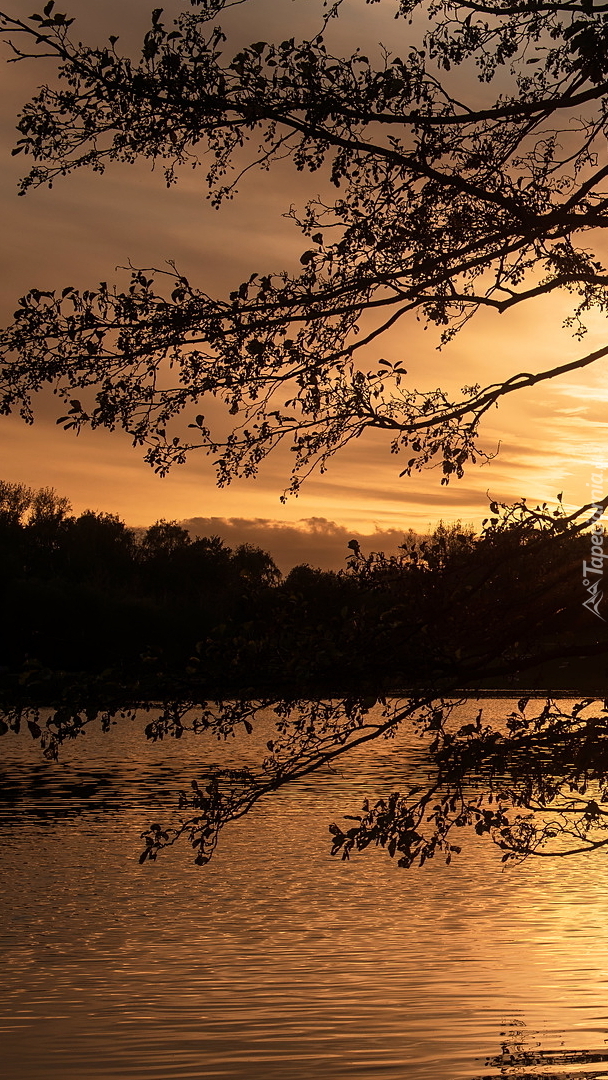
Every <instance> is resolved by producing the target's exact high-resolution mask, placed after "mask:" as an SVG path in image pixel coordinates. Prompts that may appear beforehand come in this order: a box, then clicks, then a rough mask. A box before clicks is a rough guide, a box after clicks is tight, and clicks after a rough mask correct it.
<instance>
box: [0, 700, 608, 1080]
mask: <svg viewBox="0 0 608 1080" xmlns="http://www.w3.org/2000/svg"><path fill="white" fill-rule="evenodd" d="M483 704H484V709H486V710H487V713H488V715H490V714H491V713H492V711H493V710H494V711H495V710H496V709H499V708H500V709H501V710H503V711H504V709H505V702H504V701H502V702H484V703H483ZM508 708H509V707H508ZM474 711H475V712H476V711H477V706H475V710H474ZM507 711H508V709H507ZM147 719H149V717H148V718H147ZM142 728H143V723H142V725H141V727H139V726H136V725H133V724H127V725H125V726H123V727H120V726H119V727H116V728H114V729H113V730H112V731H111V733H110V734H109V735H105V736H104V735H102V734H101V733H96V734H92V733H88V734H87V736H86V737H84V738H80V739H79V740H77V741H76V742H75V743H72V744H71V745H69V746H67V747H66V748H65V750H64V752H63V755H62V759H61V761H60V762H59V763H52V762H46V761H44V760H42V759H41V757H40V754H39V751H37V750H36V748H35V747H34V746H33V745H31V744H30V743H29V742H28V741H27V739H26V738H25V737H21V736H20V737H19V738H15V737H11V736H7V737H5V738H4V739H3V741H2V750H3V752H4V757H3V764H2V766H1V767H0V772H1V774H2V776H1V779H2V785H1V792H2V794H1V796H0V797H1V803H0V831H1V836H2V844H3V849H2V862H1V864H0V903H1V911H2V915H3V917H2V926H1V929H0V966H1V973H0V985H2V1006H3V1007H2V1018H1V1020H0V1035H1V1043H2V1066H3V1072H2V1075H3V1076H5V1077H6V1078H7V1080H59V1078H61V1080H64V1078H74V1080H76V1078H78V1080H89V1078H91V1080H94V1078H95V1080H97V1078H98V1080H114V1078H116V1080H118V1078H120V1080H136V1078H142V1080H186V1078H203V1077H221V1078H226V1080H228V1078H231V1080H262V1078H268V1080H278V1078H283V1077H287V1076H289V1077H293V1078H294V1080H304V1078H306V1080H308V1078H310V1077H315V1078H317V1080H334V1078H335V1080H347V1078H352V1080H364V1078H366V1077H369V1078H373V1080H406V1078H407V1080H431V1078H432V1080H460V1078H467V1080H473V1078H475V1080H477V1078H479V1077H482V1076H483V1077H499V1076H502V1077H504V1076H509V1077H511V1076H513V1077H515V1076H517V1077H519V1078H527V1077H533V1076H534V1077H541V1076H542V1077H548V1076H551V1077H557V1076H559V1077H562V1078H563V1077H574V1076H576V1077H579V1078H580V1077H591V1076H593V1077H599V1076H608V1060H606V1061H604V1060H603V1059H604V1058H606V1057H607V1056H608V993H607V985H606V981H607V976H608V919H607V916H608V866H607V864H606V858H605V856H602V855H601V854H597V855H595V856H592V857H590V856H585V857H577V858H576V859H571V860H567V861H566V860H561V859H558V860H556V861H555V862H553V861H550V860H539V863H540V865H536V864H533V863H532V862H528V863H526V864H524V865H523V866H520V867H515V868H511V869H508V870H506V871H504V872H503V870H502V869H501V865H500V860H499V853H498V852H497V851H496V850H495V849H494V848H493V847H492V846H491V844H489V843H488V842H486V841H484V840H480V839H478V838H475V840H474V841H473V842H471V844H470V845H467V846H466V848H465V852H464V853H463V855H462V856H459V857H458V858H457V859H456V860H455V861H454V863H453V864H452V865H451V866H450V867H446V866H445V865H443V864H442V863H438V862H434V863H430V864H427V865H426V866H425V867H424V868H423V869H422V870H420V869H413V870H400V869H398V868H397V867H396V865H395V864H394V863H392V862H391V861H390V860H389V859H388V857H387V856H386V855H385V854H384V853H381V852H376V851H374V850H370V849H367V851H366V852H365V853H364V854H361V855H359V856H356V857H354V858H353V859H352V860H351V861H350V862H347V863H344V862H341V861H339V860H338V859H332V858H331V857H330V855H329V833H328V831H327V826H328V824H329V823H330V822H331V821H332V820H336V821H337V822H338V823H339V824H343V822H342V819H341V815H343V814H344V813H356V812H357V810H358V809H359V807H360V804H361V800H362V798H363V796H364V795H366V794H367V795H371V796H376V795H377V796H379V795H386V794H388V793H390V792H391V791H393V790H399V788H400V786H401V787H402V788H403V787H404V786H405V784H406V782H407V781H408V779H409V780H411V779H413V777H414V776H415V775H416V770H417V769H420V768H421V765H420V762H419V760H417V759H419V752H418V754H416V752H415V750H414V749H413V746H412V743H411V741H410V740H401V741H400V742H397V743H395V742H392V741H391V742H383V743H381V744H378V745H376V746H375V747H374V746H373V745H372V746H370V747H368V748H367V749H366V750H365V751H364V752H360V753H359V754H358V756H357V758H356V759H355V760H353V761H352V762H351V763H350V764H347V763H346V762H344V766H343V767H342V768H341V771H340V772H339V773H334V774H332V773H329V772H327V773H325V774H323V775H318V776H316V777H312V778H309V779H308V780H307V781H306V782H301V783H299V784H298V785H297V786H294V787H293V788H292V789H291V790H290V791H287V792H282V793H280V794H277V795H275V796H273V797H272V798H270V799H269V800H267V802H266V804H265V805H264V806H263V807H258V808H257V809H256V810H255V811H254V812H253V813H252V814H251V815H250V816H249V817H247V818H246V819H244V820H243V821H242V822H238V823H236V824H235V825H233V826H232V827H231V828H230V830H229V831H228V830H227V831H226V833H225V835H224V836H223V838H222V840H221V842H220V847H219V848H218V851H217V853H216V855H215V856H214V859H213V861H212V863H211V864H210V865H209V866H207V867H203V868H199V867H196V866H194V865H193V864H192V861H191V852H190V851H189V849H186V848H185V847H181V848H180V849H179V850H178V849H174V850H173V851H172V852H170V853H166V854H165V855H164V856H162V857H161V858H160V859H159V860H158V861H157V862H156V863H152V864H149V863H146V864H145V865H144V866H143V867H141V866H140V865H139V863H138V861H137V856H138V855H139V852H140V850H141V847H142V844H141V841H140V840H139V833H140V832H141V831H142V830H143V829H144V828H146V827H147V826H148V825H149V823H150V822H151V821H152V820H161V821H164V820H168V819H169V817H170V815H171V813H172V812H173V809H174V807H175V794H176V791H177V790H178V789H179V788H180V787H184V786H186V785H187V784H188V783H189V781H190V779H191V778H193V777H196V776H197V769H200V768H201V763H205V762H210V761H220V760H222V761H223V760H226V759H228V760H234V761H235V762H236V761H240V760H242V759H241V754H242V752H243V748H245V752H246V753H250V752H251V751H250V750H249V747H250V746H251V745H252V744H251V742H250V743H247V741H246V737H243V740H240V741H239V743H238V745H237V744H236V743H235V742H233V741H232V740H231V741H230V742H229V743H228V744H227V746H224V744H218V743H216V742H215V741H209V739H208V737H207V736H205V737H197V738H195V737H184V738H183V739H181V740H180V741H179V742H163V743H156V744H149V743H147V742H146V741H145V739H144V738H143V736H142V734H141V730H142ZM518 1043H519V1048H518ZM503 1044H508V1046H505V1053H503V1054H502V1057H500V1058H498V1057H497V1055H500V1054H501V1046H503ZM583 1050H586V1051H589V1052H590V1053H589V1055H588V1057H587V1059H586V1060H585V1059H584V1058H583V1057H581V1052H582V1051H583ZM509 1055H511V1056H509ZM488 1059H490V1060H488ZM492 1059H493V1060H492Z"/></svg>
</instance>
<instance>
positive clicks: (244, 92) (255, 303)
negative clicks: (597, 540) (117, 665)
mask: <svg viewBox="0 0 608 1080" xmlns="http://www.w3.org/2000/svg"><path fill="white" fill-rule="evenodd" d="M385 3H386V4H387V5H388V4H391V6H392V7H393V9H394V12H395V16H396V18H398V19H401V20H403V21H404V22H403V25H407V26H408V27H409V29H408V31H407V36H405V35H404V37H403V41H402V44H403V49H402V50H401V51H402V54H403V55H396V54H394V53H389V52H388V51H387V50H385V49H383V48H377V47H374V48H373V49H372V52H371V54H370V56H367V55H365V54H364V53H363V52H362V51H361V50H360V49H357V50H356V52H355V53H354V54H352V55H350V56H336V55H332V53H331V51H330V49H329V47H328V41H329V40H330V36H331V21H332V19H333V18H334V17H338V16H340V17H346V16H347V12H348V4H346V3H344V2H342V0H338V2H337V3H334V4H333V5H331V6H330V7H329V8H328V9H327V12H326V16H325V18H324V20H323V23H322V25H319V27H318V31H317V32H316V33H314V34H313V35H312V36H311V37H310V39H308V40H305V41H302V42H297V41H295V40H294V39H293V38H291V39H289V40H286V41H283V42H280V43H271V42H266V41H258V42H255V43H253V44H251V45H249V46H247V47H244V48H240V49H239V50H238V51H237V52H236V53H235V54H232V53H231V52H230V51H228V50H229V46H228V44H227V43H226V39H225V35H224V34H223V33H222V31H221V29H219V28H218V26H217V19H218V16H219V15H220V14H221V12H222V11H223V10H224V9H225V8H229V7H231V6H232V5H231V4H230V3H227V0H191V5H190V7H191V8H193V9H195V10H189V11H184V12H183V13H182V14H181V15H179V16H178V18H177V20H176V21H175V22H174V23H173V24H165V23H164V22H163V19H162V9H160V8H158V9H156V10H155V11H154V12H153V14H152V24H151V28H150V29H149V30H148V32H147V34H146V36H145V39H144V43H143V49H142V52H141V55H140V57H139V58H137V59H131V58H129V57H127V56H123V55H121V54H120V53H119V51H118V49H117V42H118V39H117V38H116V37H112V38H111V39H110V42H109V44H108V45H104V46H100V47H91V46H88V45H85V44H80V43H79V42H78V41H77V39H74V40H73V39H72V37H71V36H70V35H71V24H72V22H73V19H70V18H67V17H66V16H65V15H63V14H60V13H57V12H56V10H55V5H54V3H53V2H52V0H49V3H48V4H47V5H46V6H45V8H44V11H43V12H42V13H40V14H34V15H32V16H31V17H29V18H21V17H14V16H11V15H10V13H9V12H6V13H0V24H1V25H2V28H3V29H4V31H5V33H6V34H7V35H8V38H9V40H10V42H11V46H12V50H13V59H15V60H25V59H28V60H29V59H32V58H35V57H37V56H44V57H46V58H48V57H53V58H55V59H56V61H57V65H58V68H57V70H58V76H59V82H58V83H57V84H56V85H55V84H53V85H49V86H43V87H42V89H40V90H39V91H38V92H37V94H36V95H35V97H34V98H33V99H32V101H31V102H30V103H29V104H28V105H26V106H25V108H24V110H23V112H22V114H21V117H20V119H19V131H20V138H19V140H18V142H17V145H16V147H15V151H14V152H15V153H21V154H24V155H30V156H32V157H33V160H34V164H33V166H32V168H31V170H30V172H29V173H28V175H27V176H26V177H25V179H24V180H23V183H22V191H23V192H25V191H28V190H30V189H31V188H35V187H37V186H39V185H41V184H52V183H53V182H54V181H55V180H56V179H58V178H59V177H61V176H63V175H65V174H66V173H70V172H72V171H73V170H75V169H78V168H82V167H86V168H93V169H95V170H97V171H103V169H104V167H105V165H106V164H108V163H110V162H112V161H122V162H127V163H129V162H132V161H135V160H136V159H137V158H140V157H144V158H148V159H150V160H151V161H152V162H153V163H155V162H158V161H161V162H164V164H165V175H166V179H167V183H168V184H171V183H174V182H176V181H177V180H178V179H179V167H180V166H181V165H183V164H189V165H192V166H198V165H199V164H202V163H203V161H204V160H205V157H204V155H205V153H206V152H207V151H209V152H210V160H211V165H210V167H209V168H208V170H207V174H206V180H207V184H208V187H209V194H210V198H211V200H212V203H213V204H214V205H220V204H221V202H222V201H223V199H225V198H228V197H232V195H233V194H234V191H235V186H236V183H237V179H238V175H241V174H242V172H243V169H246V168H250V167H253V166H258V167H263V168H265V169H266V168H272V166H273V165H274V164H275V162H276V161H279V160H280V161H282V162H284V161H285V159H286V158H288V159H290V160H291V162H292V163H293V166H294V167H295V169H296V170H298V171H300V172H302V171H309V172H310V173H311V174H315V180H314V184H315V190H318V188H319V184H320V182H321V177H324V178H325V179H326V181H327V182H328V186H329V189H331V185H334V186H335V187H336V188H338V189H339V190H338V193H337V194H336V196H335V197H333V198H331V197H330V196H329V194H327V195H324V196H319V197H313V198H311V199H310V201H309V202H308V203H307V204H306V206H305V207H304V208H303V209H302V210H296V209H293V208H292V210H291V211H290V214H291V217H292V218H293V221H294V224H295V226H296V227H297V228H299V229H300V231H301V233H302V236H303V240H304V243H305V250H303V252H302V255H301V259H300V263H301V268H300V271H299V272H297V273H295V274H292V273H276V272H273V271H272V270H268V269H267V268H261V269H260V271H259V272H258V273H255V274H252V275H251V277H250V279H249V280H248V281H245V282H242V283H240V284H237V286H236V287H235V289H234V290H233V291H232V292H231V293H230V295H229V296H228V297H227V298H225V299H223V298H222V299H215V298H213V297H211V296H209V295H207V294H206V293H205V292H203V291H202V290H200V289H198V288H197V287H196V286H195V285H194V284H192V283H191V282H190V281H188V280H187V279H186V278H185V277H184V276H183V275H182V274H180V273H179V271H178V270H177V269H174V268H171V267H169V268H168V269H165V270H161V271H154V270H152V271H148V270H135V271H134V272H133V275H132V278H131V283H130V285H129V286H128V287H127V288H126V289H124V288H123V287H122V286H113V285H108V284H107V283H105V282H104V283H101V284H100V285H99V286H98V287H97V288H95V289H92V290H87V291H85V292H78V291H76V290H75V289H73V288H71V287H70V286H66V287H65V288H64V289H63V290H61V291H60V292H59V293H56V292H48V291H42V290H40V289H32V290H31V291H30V292H29V293H28V295H27V296H26V297H24V298H23V299H22V300H21V301H20V306H19V308H18V310H17V312H16V313H15V322H14V323H13V325H12V327H10V328H9V329H7V330H6V331H5V333H4V335H3V337H2V345H1V349H2V355H3V357H4V361H3V364H2V367H1V369H0V389H1V396H0V404H1V408H2V410H3V411H4V412H9V411H11V410H12V409H14V408H18V409H20V410H21V412H22V415H23V416H24V417H25V418H26V419H30V418H31V415H32V411H31V410H32V404H31V397H32V393H34V392H35V391H37V390H39V389H40V387H42V386H44V385H45V384H47V383H52V384H53V386H54V387H55V388H56V391H57V392H58V393H59V395H60V397H62V398H63V399H64V400H65V401H67V402H69V412H68V414H67V416H65V417H64V418H63V420H64V425H65V427H66V428H71V429H75V430H78V429H79V428H80V427H81V426H82V425H83V424H91V425H92V426H93V427H97V426H107V427H111V428H114V427H116V426H122V427H123V428H124V429H125V430H126V431H128V432H129V433H130V434H131V436H132V437H133V441H134V443H136V444H143V445H145V446H146V447H147V450H146V456H147V458H148V460H149V461H150V462H151V464H152V465H153V466H154V467H155V468H156V469H157V470H158V471H160V472H164V471H165V470H166V469H167V468H169V466H170V465H171V464H172V463H173V462H176V461H177V462H179V461H183V460H184V458H185V456H186V454H187V452H188V451H189V450H190V449H192V448H193V447H196V446H200V447H205V448H206V449H207V450H208V451H211V452H213V454H214V455H215V456H216V460H217V464H218V478H219V482H220V483H227V482H228V481H229V480H230V479H231V477H233V476H235V475H251V474H253V473H255V472H256V470H257V467H258V464H259V462H260V460H261V459H262V458H263V457H264V456H265V455H266V454H267V453H268V452H269V451H270V450H272V449H273V448H274V447H275V446H276V445H277V444H278V443H280V442H282V441H284V440H287V441H288V442H291V444H292V449H293V450H294V451H295V453H294V457H293V462H294V464H293V474H292V482H291V489H292V490H296V489H297V487H298V486H299V484H300V483H301V481H302V479H303V477H305V476H306V475H307V474H308V473H309V472H310V470H311V468H314V467H315V465H318V466H320V467H321V468H323V467H324V465H325V463H326V461H327V459H328V458H329V457H330V456H331V455H332V454H334V453H335V452H336V451H337V450H339V449H340V448H341V447H343V446H344V445H345V444H346V443H348V442H349V441H350V440H352V439H353V438H356V437H358V436H360V435H361V434H362V433H363V432H364V431H365V430H366V429H368V428H376V429H378V430H380V431H382V432H384V433H385V434H386V436H387V438H388V440H389V442H390V445H391V449H392V450H393V451H395V452H396V451H400V450H404V451H406V453H407V454H408V457H407V461H406V464H405V467H404V469H403V472H404V473H410V472H411V471H412V469H416V468H421V467H423V466H424V465H426V464H428V463H430V462H434V463H435V462H436V463H438V464H440V466H441V471H442V483H447V482H448V481H449V480H450V478H451V477H453V476H457V477H459V476H462V474H463V470H464V468H465V465H466V464H467V462H469V461H474V460H477V459H478V458H480V457H483V456H484V454H483V452H482V450H481V449H480V447H479V444H478V429H479V424H480V421H481V420H482V418H483V416H484V415H485V414H486V412H487V411H488V410H489V409H490V408H491V407H492V406H493V405H495V404H496V403H497V402H499V401H500V400H501V398H503V397H504V396H505V395H508V394H511V393H514V392H516V391H518V390H521V389H524V388H526V387H530V386H533V385H535V384H538V383H540V382H543V381H545V380H547V379H553V378H556V377H557V376H559V375H562V374H565V373H567V372H571V371H573V370H575V369H581V368H584V367H586V366H588V365H590V364H592V363H594V362H596V361H597V360H598V359H599V358H601V357H604V356H606V355H607V354H608V346H606V347H602V348H600V349H598V350H596V351H595V352H593V353H590V354H588V355H585V356H581V357H580V358H578V359H576V360H572V361H567V362H562V363H556V364H555V365H554V366H553V367H551V368H550V369H549V370H545V371H538V372H536V373H533V372H534V368H535V364H534V362H533V358H531V359H530V362H529V364H527V365H526V366H527V368H528V370H524V371H522V372H519V373H518V372H517V371H514V372H513V374H512V375H511V376H510V377H509V378H507V379H501V380H500V381H499V382H496V383H492V384H490V385H488V386H486V387H485V388H481V387H479V386H477V385H474V386H465V387H464V388H463V390H462V394H461V396H460V397H459V398H458V399H455V400H452V399H451V398H450V396H449V395H448V394H446V393H445V392H443V391H442V390H440V389H434V390H431V391H429V392H425V391H418V390H417V389H407V388H406V385H405V383H404V382H403V380H404V378H405V376H406V371H405V368H404V363H407V358H406V357H397V359H395V360H394V361H389V360H387V359H385V358H384V357H383V356H382V348H383V347H382V345H381V344H380V343H381V340H382V335H383V333H384V332H385V331H386V330H388V329H389V328H391V327H394V326H395V325H396V324H397V323H398V322H399V321H400V320H405V319H406V318H407V317H411V318H414V319H419V320H422V321H423V322H425V323H427V324H432V325H434V326H436V327H438V328H439V330H440V337H441V342H442V343H443V344H447V343H448V342H449V341H450V340H451V339H452V337H453V336H454V334H455V333H456V332H457V331H458V329H459V328H460V327H461V326H462V325H463V324H464V323H466V322H467V321H468V320H469V319H470V318H471V317H472V316H474V315H475V314H476V312H478V311H479V310H480V309H482V308H489V309H490V310H493V311H495V312H497V313H499V314H501V315H502V316H503V317H504V316H505V314H506V313H507V312H508V311H510V310H511V309H518V308H519V307H520V306H521V305H523V304H526V305H531V304H533V303H534V301H535V300H537V299H538V298H539V297H543V296H546V295H548V294H551V293H557V292H560V293H561V294H562V295H564V296H565V297H566V298H569V299H570V300H572V299H573V301H574V306H573V308H572V309H571V311H570V314H569V315H568V316H567V319H566V322H567V323H568V324H569V325H571V327H572V329H573V332H574V333H575V335H578V336H579V337H582V336H583V335H584V332H585V326H584V320H585V317H586V315H587V314H588V312H590V311H591V310H593V309H598V310H600V311H601V310H603V309H604V307H605V305H606V286H607V284H608V276H607V274H606V270H605V268H604V266H603V262H602V257H601V254H598V253H594V251H593V250H592V248H591V236H590V230H596V231H597V230H601V229H604V228H605V227H606V223H607V217H606V196H605V190H604V182H605V178H606V171H607V170H606V166H605V165H604V164H603V157H602V155H603V147H604V141H605V136H606V131H605V125H606V119H605V117H606V103H607V95H608V80H607V74H608V66H607V62H606V51H607V50H606V42H607V30H606V23H605V21H604V20H605V13H604V10H603V8H602V7H597V6H595V7H594V5H593V3H591V4H590V3H588V2H587V0H572V2H570V0H568V2H559V0H557V2H553V0H552V2H551V3H546V2H544V0H531V2H530V3H528V2H526V3H519V2H516V3H512V2H511V0H492V2H491V3H488V4H478V3H475V2H473V0H457V2H456V3H452V2H449V3H448V2H447V0H440V2H439V3H436V4H429V3H428V2H426V0H385ZM414 16H415V26H416V28H418V27H419V26H422V25H423V21H422V20H423V17H424V16H426V17H427V18H428V29H426V30H418V29H415V30H414V29H412V25H414V24H412V23H411V21H408V20H411V19H412V18H413V17H414ZM452 69H457V76H458V77H457V79H456V80H455V79H454V77H453V72H452ZM498 75H499V76H500V77H499V78H498V77H497V76H498ZM495 77H496V78H495ZM494 83H496V87H495V88H494ZM260 144H261V149H257V150H256V149H255V148H256V147H259V146H260ZM247 152H249V156H247ZM199 154H200V157H199ZM501 333H504V326H503V324H502V321H501ZM166 361H170V362H171V364H172V365H173V369H174V370H175V371H176V379H175V383H174V385H173V386H171V387H167V386H166V385H165V384H164V383H163V382H162V381H161V380H158V378H157V374H158V371H159V369H160V367H161V366H162V365H164V364H165V363H166ZM531 372H532V373H531ZM79 388H82V389H84V388H86V389H87V395H86V401H85V402H84V403H83V402H81V401H80V400H79V399H78V398H77V397H76V396H75V392H76V391H77V390H78V389H79ZM93 388H94V389H93ZM91 390H93V395H92V399H91V395H90V391H91ZM209 396H211V397H217V398H219V399H221V400H222V401H223V402H225V404H226V406H227V408H228V412H229V413H230V414H231V415H232V416H234V417H235V425H236V426H235V427H234V429H233V432H232V434H230V435H229V436H228V438H227V439H223V437H221V436H219V435H216V434H214V433H213V432H212V431H211V430H210V429H209V427H208V425H207V421H206V419H205V417H204V416H203V415H202V414H201V413H199V414H197V415H195V413H194V412H192V413H191V415H190V417H189V419H190V424H189V426H190V428H191V429H193V430H194V435H193V436H192V439H188V438H187V437H186V433H185V431H184V428H183V425H181V426H180V424H179V423H177V426H176V425H175V423H174V424H173V425H172V421H175V422H177V421H178V420H179V418H180V417H181V415H182V414H183V413H184V412H185V411H186V412H187V411H188V410H191V409H192V408H193V407H196V406H197V405H198V404H199V402H201V401H204V399H205V398H206V397H209ZM89 400H90V404H89ZM171 425H172V426H171Z"/></svg>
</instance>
